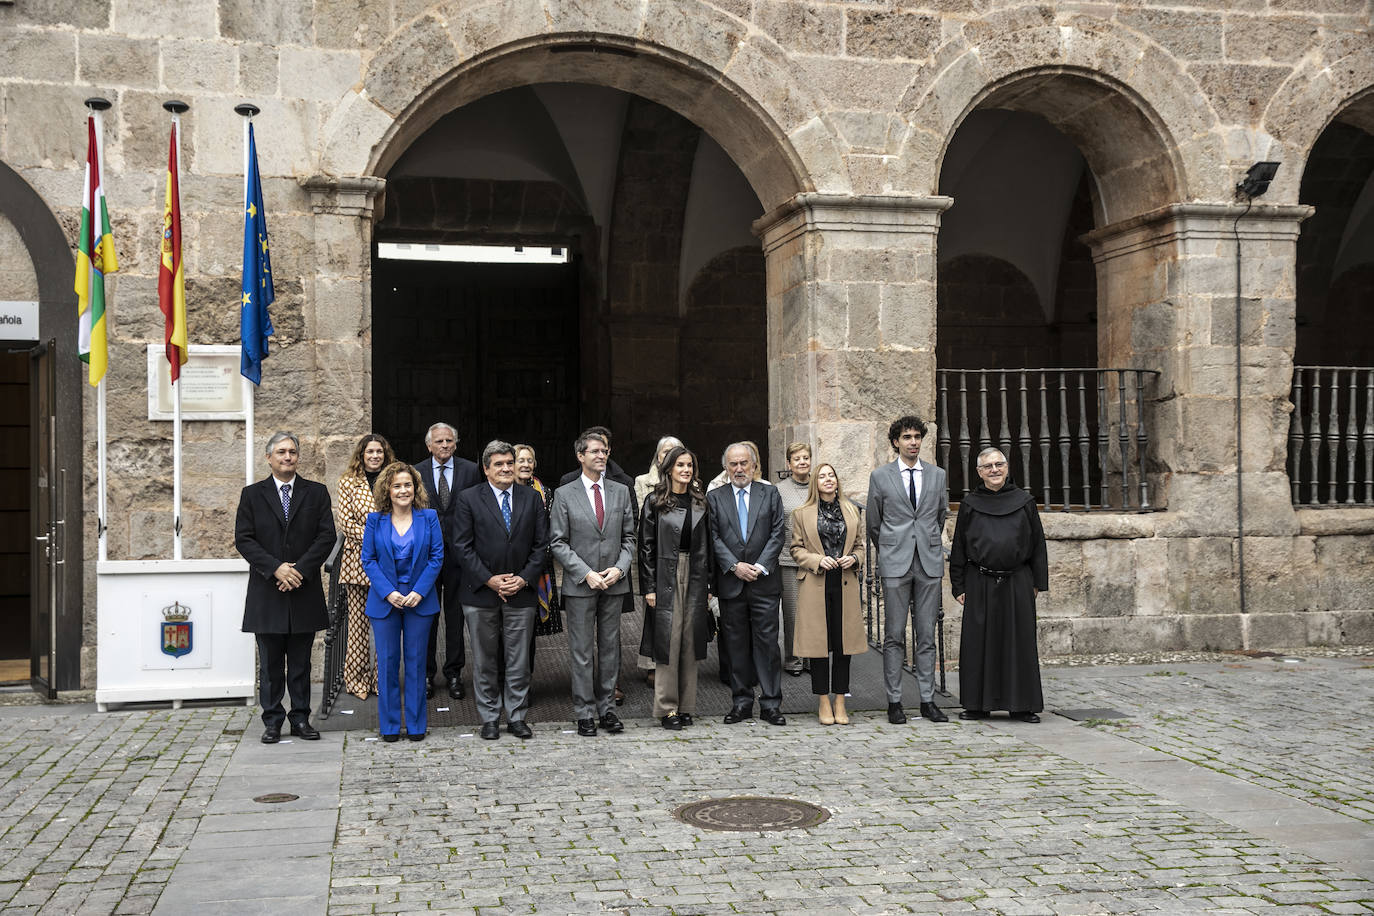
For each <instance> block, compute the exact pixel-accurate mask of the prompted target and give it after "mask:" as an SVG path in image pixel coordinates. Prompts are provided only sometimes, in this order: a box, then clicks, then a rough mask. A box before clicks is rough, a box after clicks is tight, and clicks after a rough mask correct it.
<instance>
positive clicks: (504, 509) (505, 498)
mask: <svg viewBox="0 0 1374 916" xmlns="http://www.w3.org/2000/svg"><path fill="white" fill-rule="evenodd" d="M501 517H502V518H503V519H505V520H506V533H507V534H510V490H503V491H502V492H501Z"/></svg>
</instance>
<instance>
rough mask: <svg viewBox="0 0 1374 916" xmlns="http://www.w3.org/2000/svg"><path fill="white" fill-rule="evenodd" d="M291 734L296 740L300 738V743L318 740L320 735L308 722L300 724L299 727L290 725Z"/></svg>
mask: <svg viewBox="0 0 1374 916" xmlns="http://www.w3.org/2000/svg"><path fill="white" fill-rule="evenodd" d="M291 734H293V735H295V736H296V737H297V738H300V739H301V740H302V741H319V740H320V733H319V732H318V731H317V730H316V729H315V726H313V725H311V724H310V723H309V722H302V723H300V724H299V725H292V726H291Z"/></svg>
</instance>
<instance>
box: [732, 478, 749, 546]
mask: <svg viewBox="0 0 1374 916" xmlns="http://www.w3.org/2000/svg"><path fill="white" fill-rule="evenodd" d="M747 492H748V491H747V490H736V491H735V495H737V496H738V497H739V539H740V540H741V541H744V540H748V539H749V507H748V506H747V505H745V503H744V494H745V493H747Z"/></svg>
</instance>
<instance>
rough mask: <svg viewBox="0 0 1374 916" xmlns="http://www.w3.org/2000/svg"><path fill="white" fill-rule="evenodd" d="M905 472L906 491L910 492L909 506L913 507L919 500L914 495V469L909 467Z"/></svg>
mask: <svg viewBox="0 0 1374 916" xmlns="http://www.w3.org/2000/svg"><path fill="white" fill-rule="evenodd" d="M906 474H907V477H906V484H907V492H908V493H910V494H911V508H912V509H915V508H916V504H917V503H919V502H920V501H921V498H920V497H919V496H917V495H916V469H915V468H909V469H908V470H907V472H906Z"/></svg>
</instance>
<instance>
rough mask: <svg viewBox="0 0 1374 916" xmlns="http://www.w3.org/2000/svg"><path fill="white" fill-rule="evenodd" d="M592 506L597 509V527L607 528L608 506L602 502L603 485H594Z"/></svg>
mask: <svg viewBox="0 0 1374 916" xmlns="http://www.w3.org/2000/svg"><path fill="white" fill-rule="evenodd" d="M592 505H593V506H595V507H596V527H598V528H605V527H606V506H605V504H604V503H602V502H601V484H599V483H594V484H592Z"/></svg>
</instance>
